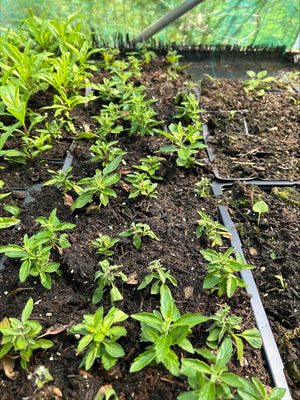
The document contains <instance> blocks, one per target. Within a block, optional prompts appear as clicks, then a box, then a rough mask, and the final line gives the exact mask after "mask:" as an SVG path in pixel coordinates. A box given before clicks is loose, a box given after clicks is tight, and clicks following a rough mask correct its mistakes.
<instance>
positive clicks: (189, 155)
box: [157, 122, 206, 168]
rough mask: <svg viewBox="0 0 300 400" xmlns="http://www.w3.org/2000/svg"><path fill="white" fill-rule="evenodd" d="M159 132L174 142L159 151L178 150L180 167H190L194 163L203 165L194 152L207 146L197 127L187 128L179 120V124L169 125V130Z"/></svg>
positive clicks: (177, 161)
mask: <svg viewBox="0 0 300 400" xmlns="http://www.w3.org/2000/svg"><path fill="white" fill-rule="evenodd" d="M158 133H160V134H161V135H163V136H166V137H167V138H168V139H170V140H172V142H173V143H174V144H173V145H170V146H164V147H161V148H160V149H159V150H158V151H157V152H174V151H176V152H177V155H178V158H177V160H176V163H177V165H178V166H179V167H185V168H190V167H191V166H193V165H194V164H197V165H203V164H202V163H200V162H199V161H197V160H196V158H195V156H194V154H197V153H198V152H199V149H203V148H205V147H206V145H205V144H204V143H203V142H202V141H201V140H202V139H203V136H201V134H200V132H199V130H198V129H197V127H195V126H191V125H189V126H188V127H187V128H185V127H183V126H182V123H181V122H179V123H178V124H171V125H169V132H165V131H162V130H158ZM186 143H189V144H186Z"/></svg>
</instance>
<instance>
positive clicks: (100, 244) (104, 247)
mask: <svg viewBox="0 0 300 400" xmlns="http://www.w3.org/2000/svg"><path fill="white" fill-rule="evenodd" d="M119 240H120V239H118V238H114V239H111V238H110V237H109V236H106V235H102V233H99V235H98V237H97V239H95V240H92V241H91V243H92V245H93V246H94V247H95V248H96V249H97V253H98V254H102V255H103V256H106V257H110V256H112V255H113V254H114V251H113V250H109V249H111V248H112V247H113V246H114V245H115V244H116V243H118V242H119Z"/></svg>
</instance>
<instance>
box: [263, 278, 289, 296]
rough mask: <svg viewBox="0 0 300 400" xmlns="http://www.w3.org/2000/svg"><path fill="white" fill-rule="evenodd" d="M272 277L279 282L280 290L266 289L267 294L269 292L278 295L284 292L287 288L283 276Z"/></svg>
mask: <svg viewBox="0 0 300 400" xmlns="http://www.w3.org/2000/svg"><path fill="white" fill-rule="evenodd" d="M274 277H275V278H276V279H278V280H279V282H280V285H281V288H277V287H276V288H273V289H268V290H267V292H268V293H269V292H276V291H277V292H278V293H280V292H283V291H285V290H286V289H287V287H288V283H287V282H286V281H284V279H283V276H282V275H274Z"/></svg>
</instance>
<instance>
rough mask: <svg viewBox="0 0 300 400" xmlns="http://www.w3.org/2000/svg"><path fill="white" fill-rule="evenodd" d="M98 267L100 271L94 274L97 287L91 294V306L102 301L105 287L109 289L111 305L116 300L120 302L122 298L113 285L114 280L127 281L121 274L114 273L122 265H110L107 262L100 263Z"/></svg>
mask: <svg viewBox="0 0 300 400" xmlns="http://www.w3.org/2000/svg"><path fill="white" fill-rule="evenodd" d="M99 265H100V267H101V269H102V271H96V273H95V280H96V281H97V284H98V287H97V289H96V290H95V292H94V294H93V299H92V302H93V304H97V303H99V302H100V301H101V300H102V297H103V294H104V292H105V290H106V288H107V287H111V289H110V301H111V303H112V304H113V303H114V302H115V301H117V300H122V299H123V296H122V294H121V293H120V291H119V289H118V288H117V287H116V286H115V283H114V282H115V279H116V278H121V279H122V281H123V282H126V281H127V277H126V275H124V274H123V272H121V271H119V272H115V271H116V270H118V269H120V268H121V267H122V265H110V264H109V261H108V260H104V261H100V262H99Z"/></svg>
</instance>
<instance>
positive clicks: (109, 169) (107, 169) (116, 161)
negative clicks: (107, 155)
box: [103, 155, 122, 175]
mask: <svg viewBox="0 0 300 400" xmlns="http://www.w3.org/2000/svg"><path fill="white" fill-rule="evenodd" d="M121 160H122V155H120V156H118V157H116V158H115V159H113V160H112V161H111V162H110V163H109V164H108V165H107V166H106V167H105V168H104V170H103V175H107V174H109V173H111V172H113V171H114V170H115V169H116V168H118V166H119V164H120V162H121Z"/></svg>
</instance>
